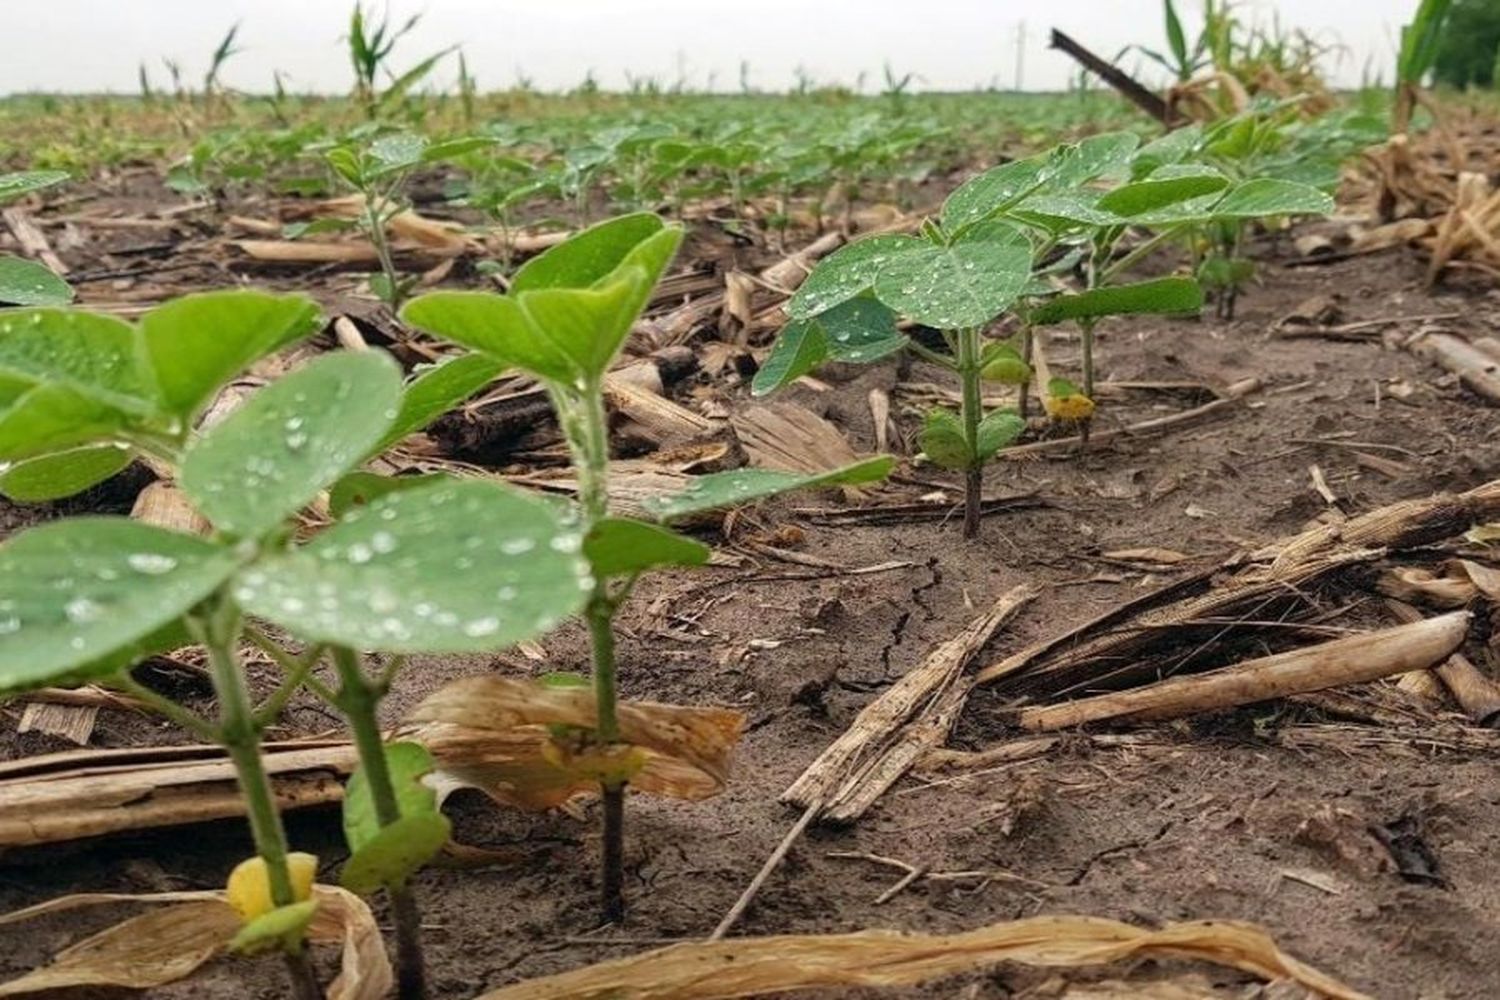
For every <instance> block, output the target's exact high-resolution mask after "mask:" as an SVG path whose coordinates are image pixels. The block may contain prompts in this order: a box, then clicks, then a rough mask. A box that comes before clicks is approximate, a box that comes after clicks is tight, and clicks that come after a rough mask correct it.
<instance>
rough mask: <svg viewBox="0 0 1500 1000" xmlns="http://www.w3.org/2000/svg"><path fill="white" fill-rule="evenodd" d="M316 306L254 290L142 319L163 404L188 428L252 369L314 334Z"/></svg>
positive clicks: (200, 298)
mask: <svg viewBox="0 0 1500 1000" xmlns="http://www.w3.org/2000/svg"><path fill="white" fill-rule="evenodd" d="M321 322H322V316H321V315H320V313H319V311H318V307H317V304H316V303H314V302H313V301H312V300H311V299H308V298H305V297H303V296H301V295H270V294H267V293H265V292H255V291H222V292H203V293H200V294H196V295H184V296H183V297H181V298H177V299H173V300H172V301H171V302H168V303H166V304H165V305H161V306H158V307H157V308H155V309H153V310H151V311H150V312H148V313H147V314H146V315H145V316H144V317H142V318H141V329H140V333H141V338H142V340H143V341H144V342H145V354H146V359H147V362H148V364H149V365H150V367H151V369H152V370H153V371H154V372H155V377H156V385H157V388H158V391H159V393H160V399H161V406H162V408H163V409H164V410H166V411H167V412H168V413H172V414H175V415H176V416H177V417H178V418H179V419H181V420H182V421H184V422H187V421H190V420H191V419H192V418H193V417H195V416H196V415H197V414H198V411H199V410H201V409H202V408H203V407H204V406H205V405H206V404H207V403H208V401H209V400H210V399H212V398H213V396H214V394H215V393H216V392H217V391H218V389H219V387H220V386H222V385H223V384H224V383H226V382H228V381H229V380H230V379H232V378H234V377H235V376H236V375H238V374H240V373H241V372H243V371H244V370H245V369H246V368H248V367H250V365H251V364H253V363H254V362H256V361H258V360H260V359H261V358H263V357H265V356H266V355H268V354H270V353H272V352H273V351H277V350H280V349H281V348H283V347H286V346H287V345H289V344H292V343H295V342H296V341H299V340H301V339H303V338H304V337H306V336H308V335H310V334H311V333H313V332H314V331H315V330H316V329H317V328H318V326H319V325H320V324H321Z"/></svg>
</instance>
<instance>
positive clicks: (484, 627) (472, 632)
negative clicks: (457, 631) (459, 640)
mask: <svg viewBox="0 0 1500 1000" xmlns="http://www.w3.org/2000/svg"><path fill="white" fill-rule="evenodd" d="M498 631H500V619H498V618H476V619H474V620H473V621H471V622H465V623H464V627H463V633H464V635H467V636H472V637H474V638H478V637H479V636H482V635H494V634H495V633H496V632H498Z"/></svg>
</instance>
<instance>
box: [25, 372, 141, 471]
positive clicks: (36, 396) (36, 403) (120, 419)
mask: <svg viewBox="0 0 1500 1000" xmlns="http://www.w3.org/2000/svg"><path fill="white" fill-rule="evenodd" d="M130 423H131V415H130V414H127V413H125V412H124V411H122V410H119V409H117V408H115V407H113V406H110V405H109V404H107V403H101V402H99V401H98V400H97V399H94V398H92V397H90V396H87V395H85V394H84V393H82V392H80V391H79V390H77V389H75V388H73V387H72V386H69V385H65V384H62V383H51V384H48V385H39V386H37V387H36V388H35V389H32V390H30V391H29V392H27V393H26V394H25V395H23V396H22V397H21V398H20V399H18V400H16V401H15V403H14V404H12V405H11V407H10V408H9V409H7V410H0V461H7V462H9V461H15V460H17V459H22V458H32V457H35V456H37V455H45V454H47V453H48V452H52V451H62V450H65V449H69V448H76V447H78V446H80V445H85V444H94V443H97V442H99V441H104V440H112V439H114V438H117V437H119V436H120V435H121V434H122V433H123V432H124V430H125V428H126V427H128V426H129V425H130Z"/></svg>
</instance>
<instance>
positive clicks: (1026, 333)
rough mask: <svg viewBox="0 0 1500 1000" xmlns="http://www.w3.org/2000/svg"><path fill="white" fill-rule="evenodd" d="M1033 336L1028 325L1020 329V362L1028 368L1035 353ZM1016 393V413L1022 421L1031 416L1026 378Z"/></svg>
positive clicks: (1028, 385)
mask: <svg viewBox="0 0 1500 1000" xmlns="http://www.w3.org/2000/svg"><path fill="white" fill-rule="evenodd" d="M1035 336H1036V333H1035V331H1034V329H1033V328H1032V326H1031V324H1030V323H1027V324H1026V325H1025V326H1022V327H1021V360H1022V361H1024V362H1026V364H1027V365H1028V366H1030V364H1031V357H1032V355H1033V354H1034V353H1035V344H1034V339H1033V338H1034V337H1035ZM1016 392H1017V393H1018V394H1019V398H1018V399H1017V401H1016V412H1017V413H1019V414H1020V415H1021V419H1022V420H1026V419H1028V418H1029V417H1030V416H1031V379H1029V378H1028V379H1026V381H1024V382H1022V383H1021V384H1020V385H1019V386H1017V387H1016Z"/></svg>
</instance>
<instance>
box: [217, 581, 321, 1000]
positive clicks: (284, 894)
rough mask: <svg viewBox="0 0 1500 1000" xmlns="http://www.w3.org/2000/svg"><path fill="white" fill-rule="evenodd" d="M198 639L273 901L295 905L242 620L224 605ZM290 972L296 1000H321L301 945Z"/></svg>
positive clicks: (292, 953)
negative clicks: (242, 651)
mask: <svg viewBox="0 0 1500 1000" xmlns="http://www.w3.org/2000/svg"><path fill="white" fill-rule="evenodd" d="M197 631H198V632H199V636H198V638H199V639H200V641H201V642H202V643H203V646H204V648H205V649H207V650H208V662H209V669H210V672H211V674H212V677H213V684H214V693H215V694H216V695H217V696H218V699H219V739H220V741H221V742H222V743H223V745H224V749H225V750H226V751H228V753H229V759H230V760H231V761H232V762H233V763H234V772H235V777H236V778H237V779H238V781H239V786H240V794H241V795H243V796H244V797H245V811H246V815H247V816H248V818H249V821H250V835H251V837H252V838H253V839H254V841H255V853H256V854H258V855H260V857H261V859H262V860H263V861H264V862H265V863H266V878H267V881H268V882H269V883H270V888H271V901H272V902H273V903H275V904H276V905H277V906H289V905H291V904H292V903H294V902H296V901H297V900H296V895H295V894H294V893H293V891H292V877H291V873H290V872H289V871H288V870H287V863H286V854H287V846H286V830H285V829H284V828H283V827H282V825H281V814H280V813H278V812H277V810H276V798H275V794H274V792H273V791H272V789H271V779H270V778H269V777H268V776H267V775H266V769H265V764H264V762H262V760H261V757H260V729H259V727H258V726H257V725H256V724H255V716H254V713H253V712H252V710H251V708H250V693H249V691H248V690H247V689H246V687H245V675H244V671H243V670H242V669H241V665H240V658H239V648H238V646H239V637H240V614H239V611H238V609H236V608H235V607H234V605H232V604H230V603H229V602H228V601H225V600H220V601H219V602H218V603H217V604H216V605H214V606H213V607H212V608H211V609H210V610H209V613H208V616H207V619H206V620H205V621H202V622H200V623H199V626H198V629H197ZM286 956H287V969H288V971H289V972H290V973H291V976H292V988H293V990H294V993H295V995H296V996H297V998H298V1000H318V998H319V997H320V996H321V992H320V991H319V989H318V983H317V977H316V975H315V974H314V973H313V970H312V965H311V963H310V962H309V960H308V957H307V952H306V950H305V949H303V948H302V947H301V945H300V944H298V945H296V946H294V947H289V948H288V949H287V952H286Z"/></svg>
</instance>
